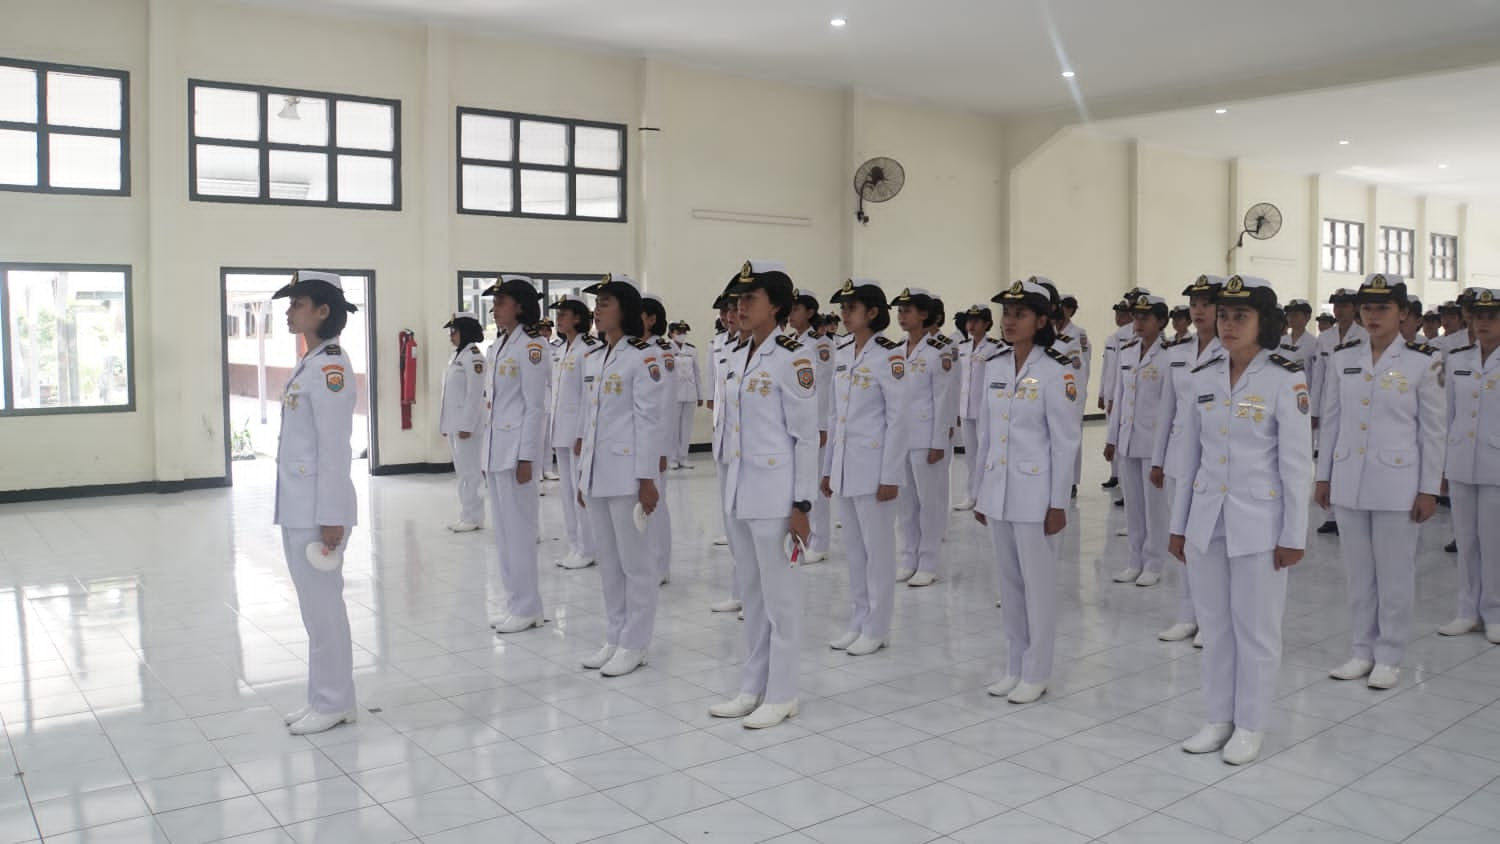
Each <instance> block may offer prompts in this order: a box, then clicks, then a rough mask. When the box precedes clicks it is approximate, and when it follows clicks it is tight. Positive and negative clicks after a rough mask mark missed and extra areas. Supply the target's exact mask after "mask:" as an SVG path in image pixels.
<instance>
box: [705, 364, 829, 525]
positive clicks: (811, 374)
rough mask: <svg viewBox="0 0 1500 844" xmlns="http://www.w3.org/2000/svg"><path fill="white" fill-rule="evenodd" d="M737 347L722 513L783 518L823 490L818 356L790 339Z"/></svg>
mask: <svg viewBox="0 0 1500 844" xmlns="http://www.w3.org/2000/svg"><path fill="white" fill-rule="evenodd" d="M751 345H752V344H750V343H745V344H744V345H743V346H742V347H739V348H736V349H735V351H734V353H733V354H732V355H731V356H730V357H729V360H728V363H727V369H728V372H726V373H725V376H724V377H725V390H724V410H725V415H724V429H725V433H724V450H725V461H724V462H725V464H726V465H727V466H728V475H726V480H725V483H724V489H725V492H726V498H727V500H726V501H725V502H724V512H725V514H726V515H729V516H731V517H733V518H737V519H784V518H786V517H787V515H788V514H789V513H791V512H792V502H794V501H809V502H810V501H812V500H813V496H814V495H816V494H817V490H818V470H819V468H820V467H819V465H818V396H817V392H816V389H815V388H816V386H817V375H816V374H815V372H816V367H815V365H814V363H813V359H814V357H815V356H816V354H817V353H816V351H815V350H813V349H812V348H810V347H808V346H804V345H802V344H800V343H798V342H797V341H796V340H793V339H792V338H790V337H786V336H784V335H780V336H770V337H767V338H766V339H765V340H764V341H762V342H761V344H760V345H759V346H757V347H755V348H751Z"/></svg>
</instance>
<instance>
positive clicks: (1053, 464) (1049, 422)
mask: <svg viewBox="0 0 1500 844" xmlns="http://www.w3.org/2000/svg"><path fill="white" fill-rule="evenodd" d="M978 365H979V366H982V367H983V368H984V377H985V386H984V393H983V400H982V401H981V402H980V407H979V423H978V435H979V447H978V448H977V449H976V451H975V457H974V464H973V465H974V467H975V470H976V471H974V472H972V473H971V474H970V479H969V497H970V498H972V499H973V500H974V501H975V502H976V504H975V506H974V509H975V510H977V511H979V512H980V513H983V514H984V515H985V516H986V517H988V518H991V519H1000V520H1002V521H1006V522H1040V521H1043V520H1044V519H1045V518H1046V516H1047V510H1048V508H1052V507H1056V508H1058V509H1062V508H1065V507H1067V506H1068V502H1069V497H1070V490H1071V488H1072V486H1073V464H1074V462H1075V461H1076V460H1077V458H1078V448H1079V443H1080V440H1081V438H1082V436H1083V430H1082V428H1081V427H1080V426H1079V424H1078V405H1079V404H1080V403H1082V401H1083V398H1082V391H1081V390H1080V389H1079V386H1078V375H1077V372H1076V371H1075V370H1074V369H1073V360H1072V358H1069V357H1067V356H1066V355H1063V354H1062V353H1060V352H1058V351H1056V350H1054V349H1052V348H1033V349H1032V350H1031V353H1030V354H1028V355H1027V356H1026V362H1025V363H1023V364H1021V371H1020V372H1017V371H1016V359H1015V350H1014V349H1012V348H1010V347H1006V348H1004V349H1001V350H1000V351H998V352H995V353H994V354H992V355H991V356H990V357H989V359H988V360H986V361H982V362H980V363H979V364H978Z"/></svg>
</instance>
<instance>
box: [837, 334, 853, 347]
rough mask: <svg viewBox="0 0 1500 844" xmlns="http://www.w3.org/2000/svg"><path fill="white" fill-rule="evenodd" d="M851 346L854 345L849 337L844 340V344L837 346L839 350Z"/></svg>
mask: <svg viewBox="0 0 1500 844" xmlns="http://www.w3.org/2000/svg"><path fill="white" fill-rule="evenodd" d="M852 345H854V338H853V337H850V338H849V339H848V340H845V341H844V342H842V343H840V344H839V348H840V349H847V348H849V347H850V346H852Z"/></svg>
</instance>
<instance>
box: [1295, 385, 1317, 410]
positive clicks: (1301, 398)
mask: <svg viewBox="0 0 1500 844" xmlns="http://www.w3.org/2000/svg"><path fill="white" fill-rule="evenodd" d="M1292 389H1293V390H1294V391H1296V393H1297V412H1299V413H1301V414H1302V415H1303V416H1306V415H1307V414H1308V412H1309V411H1310V410H1311V409H1312V398H1311V397H1310V396H1309V395H1308V392H1307V385H1306V384H1296V385H1294V386H1293V387H1292Z"/></svg>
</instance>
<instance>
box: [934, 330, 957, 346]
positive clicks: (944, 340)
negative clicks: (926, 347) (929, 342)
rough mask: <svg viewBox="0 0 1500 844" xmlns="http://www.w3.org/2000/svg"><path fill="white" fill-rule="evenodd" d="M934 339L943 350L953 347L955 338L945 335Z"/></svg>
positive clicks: (939, 335)
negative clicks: (945, 347) (946, 347)
mask: <svg viewBox="0 0 1500 844" xmlns="http://www.w3.org/2000/svg"><path fill="white" fill-rule="evenodd" d="M932 339H933V340H936V341H937V347H938V348H939V349H941V348H943V347H944V346H951V345H953V338H952V337H949V336H947V335H944V334H938V335H936V336H935V337H933V338H932Z"/></svg>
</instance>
